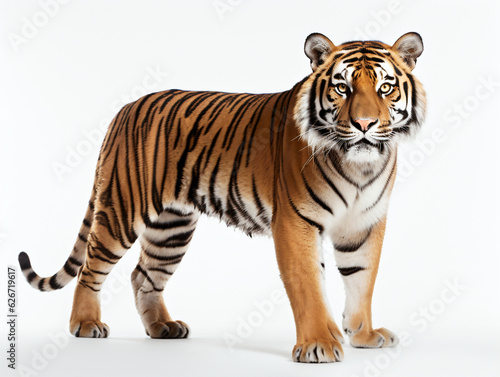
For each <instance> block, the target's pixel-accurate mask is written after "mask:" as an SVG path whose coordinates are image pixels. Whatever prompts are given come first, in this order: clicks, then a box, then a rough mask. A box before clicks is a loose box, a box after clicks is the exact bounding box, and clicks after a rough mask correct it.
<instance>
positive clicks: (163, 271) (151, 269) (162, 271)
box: [148, 267, 173, 275]
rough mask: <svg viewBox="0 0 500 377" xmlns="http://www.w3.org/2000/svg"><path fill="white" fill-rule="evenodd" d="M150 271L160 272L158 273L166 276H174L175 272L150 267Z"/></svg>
mask: <svg viewBox="0 0 500 377" xmlns="http://www.w3.org/2000/svg"><path fill="white" fill-rule="evenodd" d="M148 270H149V271H158V272H161V273H163V274H165V275H172V274H173V272H169V271H167V270H164V269H163V268H159V267H150V268H148Z"/></svg>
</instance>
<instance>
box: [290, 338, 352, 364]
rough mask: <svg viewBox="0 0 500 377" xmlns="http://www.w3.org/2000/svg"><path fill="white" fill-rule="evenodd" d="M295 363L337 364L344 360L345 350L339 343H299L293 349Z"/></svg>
mask: <svg viewBox="0 0 500 377" xmlns="http://www.w3.org/2000/svg"><path fill="white" fill-rule="evenodd" d="M292 357H293V361H296V362H298V363H335V362H337V361H342V360H343V359H344V350H343V349H342V345H341V344H340V342H339V341H337V340H336V339H334V338H331V339H317V340H312V341H309V342H303V343H297V344H296V345H295V347H294V348H293V353H292Z"/></svg>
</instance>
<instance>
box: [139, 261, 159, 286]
mask: <svg viewBox="0 0 500 377" xmlns="http://www.w3.org/2000/svg"><path fill="white" fill-rule="evenodd" d="M136 270H137V271H139V272H140V273H141V274H143V275H144V277H145V278H146V279H147V281H149V283H151V285H152V286H153V289H154V290H155V291H156V292H162V291H163V289H160V288H156V286H155V283H154V282H153V279H151V278H150V277H149V275H148V273H147V272H146V271H144V270H143V269H142V267H141V266H139V265H137V267H136Z"/></svg>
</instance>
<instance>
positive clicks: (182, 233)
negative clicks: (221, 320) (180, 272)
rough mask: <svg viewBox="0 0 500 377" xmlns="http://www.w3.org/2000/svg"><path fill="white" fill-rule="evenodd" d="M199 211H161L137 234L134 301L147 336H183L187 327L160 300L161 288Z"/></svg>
mask: <svg viewBox="0 0 500 377" xmlns="http://www.w3.org/2000/svg"><path fill="white" fill-rule="evenodd" d="M198 217H199V212H189V213H182V212H179V211H178V210H173V209H167V210H165V211H163V212H162V213H161V214H160V216H159V218H158V220H157V221H155V222H154V223H150V224H147V228H146V231H145V232H144V233H143V234H142V235H141V237H140V242H141V255H140V258H139V263H138V264H137V267H136V268H135V270H134V271H133V272H132V286H133V289H134V296H135V304H136V307H137V311H138V312H139V314H140V316H141V319H142V322H143V324H144V328H145V329H146V334H148V335H149V336H150V337H151V338H186V337H187V336H188V334H189V327H188V326H187V325H186V324H185V323H184V322H182V321H174V320H172V317H170V314H169V313H168V311H167V308H166V306H165V302H164V300H163V289H164V288H165V284H166V283H167V281H168V280H169V279H170V277H171V276H172V274H173V273H174V272H175V270H176V269H177V266H178V265H179V263H180V262H181V260H182V257H183V256H184V254H185V253H186V250H187V248H188V245H189V242H190V241H191V238H192V236H193V232H194V230H195V227H196V222H197V221H198Z"/></svg>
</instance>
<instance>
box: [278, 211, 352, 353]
mask: <svg viewBox="0 0 500 377" xmlns="http://www.w3.org/2000/svg"><path fill="white" fill-rule="evenodd" d="M272 230H273V238H274V243H275V247H276V256H277V260H278V266H279V269H280V273H281V278H282V280H283V283H284V284H285V288H286V292H287V294H288V298H289V299H290V303H291V306H292V310H293V315H294V318H295V326H296V331H297V344H296V345H295V347H294V349H293V353H292V357H293V360H294V361H297V362H303V363H324V362H335V361H341V360H342V359H343V356H344V351H343V349H342V345H341V342H342V343H343V337H342V333H341V331H340V330H339V329H338V327H337V325H336V324H335V322H334V321H333V319H332V318H331V316H330V314H329V310H328V308H327V304H326V303H325V299H326V297H323V287H322V284H323V281H322V277H321V269H322V266H321V260H320V256H319V249H318V246H319V243H320V234H319V231H318V229H317V228H316V227H314V226H312V225H311V224H309V223H308V222H307V221H305V220H303V219H302V218H300V217H299V216H298V215H297V214H296V213H295V212H293V209H292V210H291V211H279V210H278V211H277V214H276V216H275V219H274V221H273V224H272Z"/></svg>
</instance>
